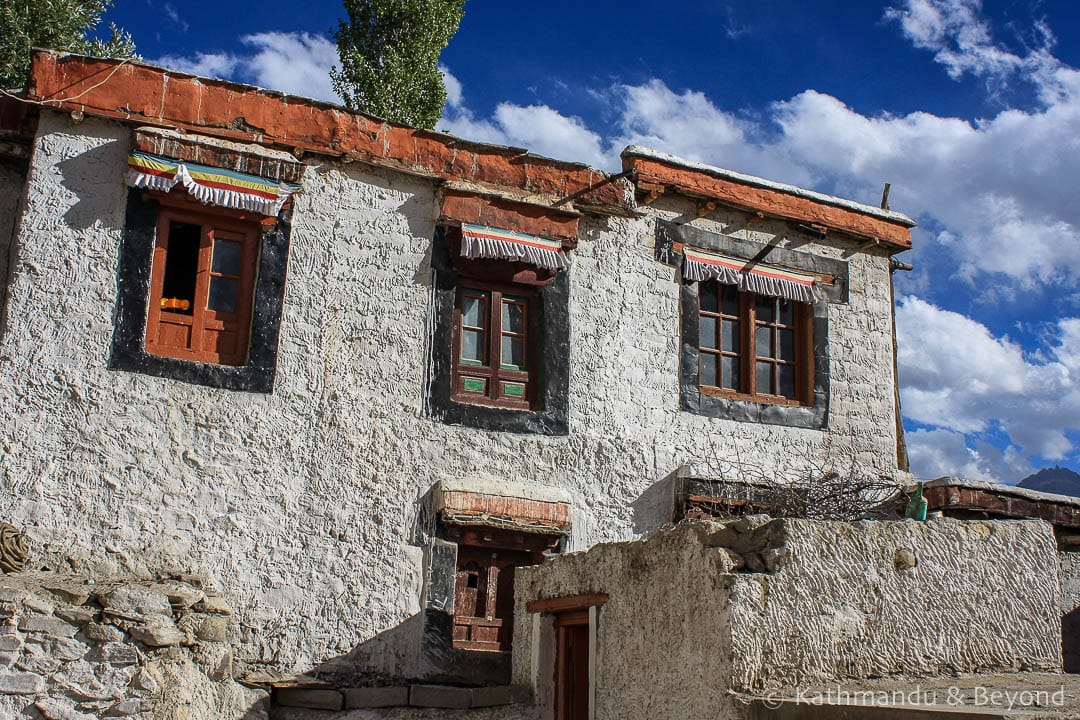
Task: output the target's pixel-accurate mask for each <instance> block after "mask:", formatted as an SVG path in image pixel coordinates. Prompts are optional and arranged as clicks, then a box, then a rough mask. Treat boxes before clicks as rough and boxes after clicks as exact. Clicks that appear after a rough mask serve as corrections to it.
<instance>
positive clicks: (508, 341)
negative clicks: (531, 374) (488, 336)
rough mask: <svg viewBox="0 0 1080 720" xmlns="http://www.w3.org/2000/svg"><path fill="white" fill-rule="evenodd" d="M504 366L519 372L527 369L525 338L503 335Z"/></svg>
mask: <svg viewBox="0 0 1080 720" xmlns="http://www.w3.org/2000/svg"><path fill="white" fill-rule="evenodd" d="M502 366H503V367H510V368H514V369H517V370H523V369H524V368H525V338H522V337H514V336H512V335H503V338H502Z"/></svg>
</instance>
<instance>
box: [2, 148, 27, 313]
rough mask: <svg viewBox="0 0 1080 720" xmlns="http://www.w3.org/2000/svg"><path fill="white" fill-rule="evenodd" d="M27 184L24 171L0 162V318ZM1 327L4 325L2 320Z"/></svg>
mask: <svg viewBox="0 0 1080 720" xmlns="http://www.w3.org/2000/svg"><path fill="white" fill-rule="evenodd" d="M25 186H26V178H24V177H23V175H22V173H19V172H16V171H15V170H14V169H13V168H11V167H10V166H8V165H3V164H0V318H2V317H3V314H4V298H5V297H6V296H7V277H8V258H9V256H10V254H11V245H12V240H13V239H14V236H15V221H16V220H17V218H18V209H19V200H20V199H21V198H22V192H23V188H24V187H25ZM0 327H3V321H2V320H0Z"/></svg>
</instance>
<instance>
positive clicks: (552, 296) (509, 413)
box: [424, 227, 570, 436]
mask: <svg viewBox="0 0 1080 720" xmlns="http://www.w3.org/2000/svg"><path fill="white" fill-rule="evenodd" d="M451 253H452V251H451V243H450V242H449V241H448V229H447V228H443V227H439V228H437V229H436V232H435V239H434V241H433V243H432V248H431V268H432V282H433V286H434V287H433V295H434V299H433V303H432V309H431V312H432V313H433V318H432V328H433V332H432V336H431V339H430V342H431V346H430V350H429V352H430V355H431V362H430V363H429V368H430V370H429V373H430V374H429V378H428V391H427V394H426V398H425V409H424V411H425V415H426V416H427V417H429V418H431V419H434V420H437V421H439V422H443V423H446V424H448V425H462V426H465V427H471V428H477V429H480V430H494V431H499V432H512V433H532V434H539V435H552V436H565V435H568V434H569V419H568V418H569V409H570V402H569V392H570V278H569V271H562V272H558V273H556V274H555V277H554V279H553V280H552V282H551V283H550V284H548V285H546V286H544V287H543V288H542V289H539V296H538V302H537V303H536V306H537V309H538V311H539V318H538V327H539V329H540V332H539V338H538V341H539V343H540V345H539V353H538V356H539V358H540V363H539V369H538V371H539V379H538V381H531V382H538V388H537V392H536V395H535V401H534V404H533V408H532V409H530V410H524V409H508V408H498V407H488V406H484V405H479V404H472V403H464V402H458V401H455V400H453V399H452V398H451V387H452V370H453V357H452V353H453V350H454V347H453V345H454V343H453V335H454V306H455V301H456V298H457V292H458V287H459V280H460V283H461V284H462V285H463V286H466V287H467V286H468V280H467V279H463V278H459V275H458V273H457V271H455V269H454V258H453V257H452V254H451ZM462 262H469V261H462ZM485 262H489V261H485ZM506 265H507V266H508V267H511V268H513V267H516V266H520V268H527V267H529V266H526V265H523V264H521V263H509V262H507V263H506Z"/></svg>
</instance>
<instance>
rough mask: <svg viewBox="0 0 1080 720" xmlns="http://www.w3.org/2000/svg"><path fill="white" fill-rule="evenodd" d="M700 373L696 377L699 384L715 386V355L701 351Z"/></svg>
mask: <svg viewBox="0 0 1080 720" xmlns="http://www.w3.org/2000/svg"><path fill="white" fill-rule="evenodd" d="M700 357H701V374H700V377H699V378H698V384H699V385H709V386H711V387H716V386H717V385H716V356H715V355H713V354H712V353H701V356H700Z"/></svg>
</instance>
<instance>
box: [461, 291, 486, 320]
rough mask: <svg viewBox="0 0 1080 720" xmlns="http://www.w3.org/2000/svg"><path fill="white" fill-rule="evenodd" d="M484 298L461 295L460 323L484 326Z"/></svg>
mask: <svg viewBox="0 0 1080 720" xmlns="http://www.w3.org/2000/svg"><path fill="white" fill-rule="evenodd" d="M485 304H486V303H485V302H484V298H481V297H475V296H473V295H463V296H462V298H461V323H462V324H463V325H468V326H469V327H484V305H485Z"/></svg>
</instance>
